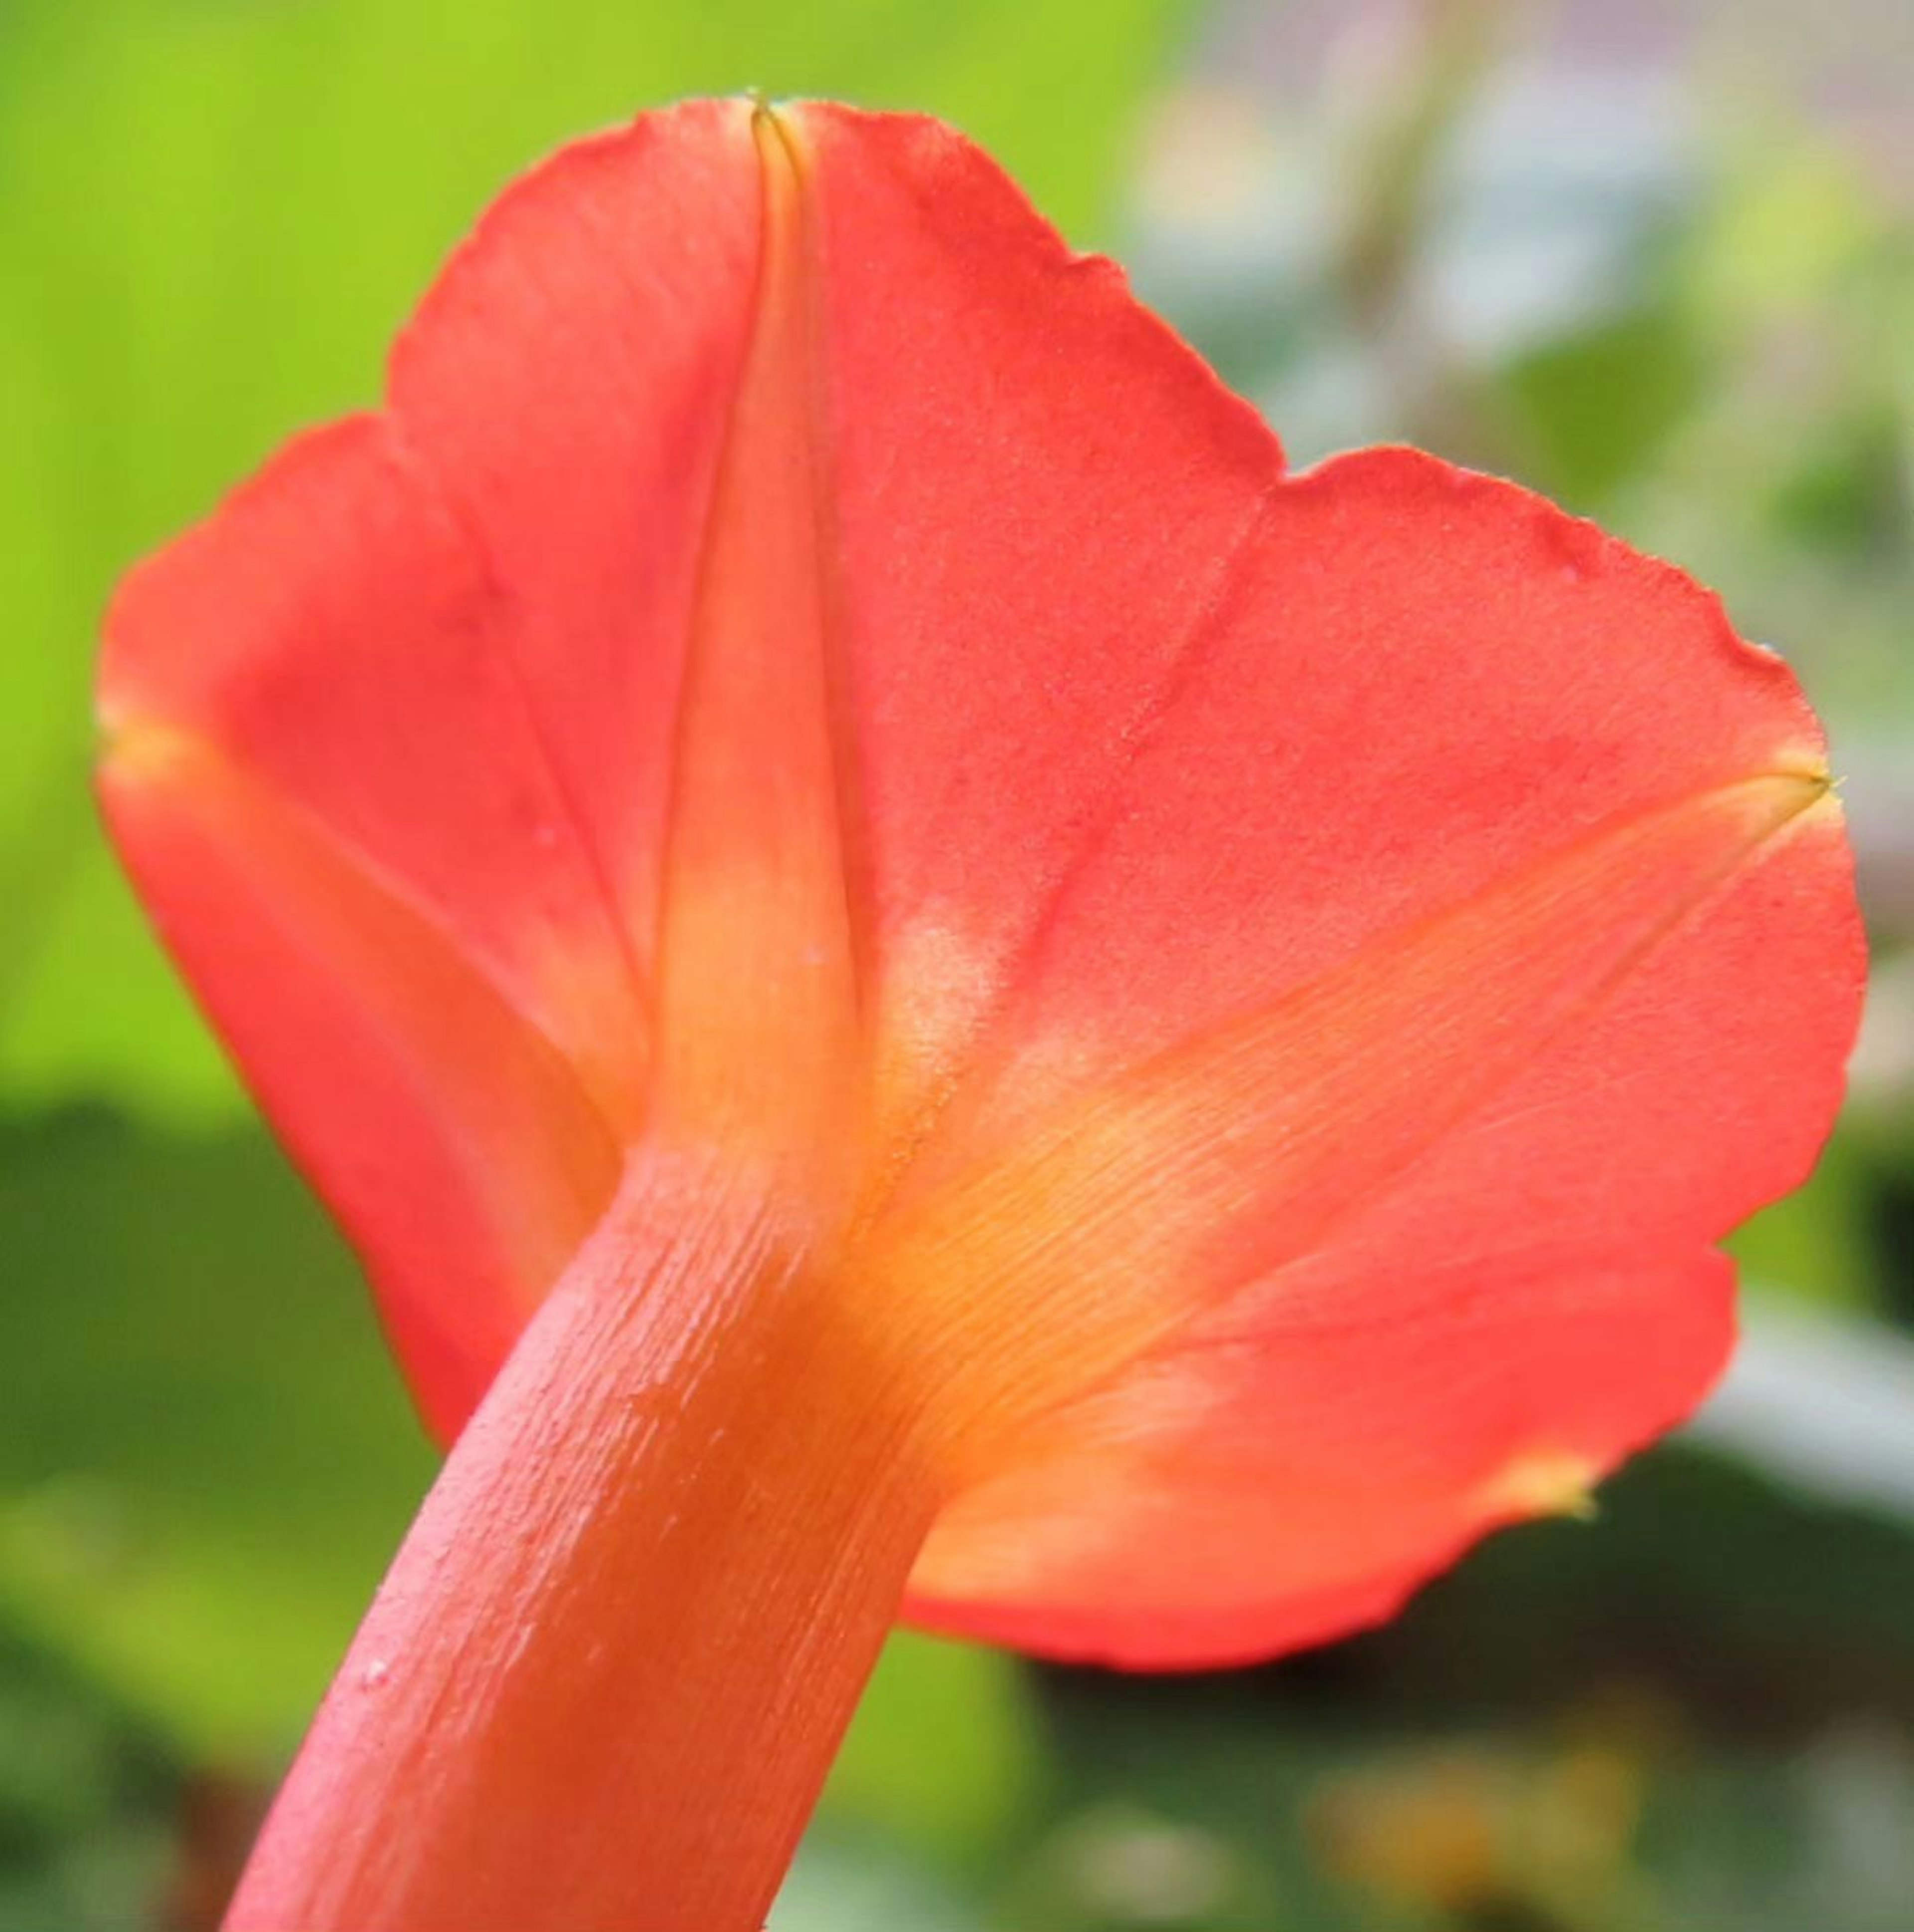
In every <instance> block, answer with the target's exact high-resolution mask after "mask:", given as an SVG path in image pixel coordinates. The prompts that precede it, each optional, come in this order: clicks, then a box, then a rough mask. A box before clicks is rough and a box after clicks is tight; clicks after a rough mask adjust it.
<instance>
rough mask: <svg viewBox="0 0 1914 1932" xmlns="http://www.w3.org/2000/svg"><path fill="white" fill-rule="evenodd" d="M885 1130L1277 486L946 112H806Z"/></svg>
mask: <svg viewBox="0 0 1914 1932" xmlns="http://www.w3.org/2000/svg"><path fill="white" fill-rule="evenodd" d="M792 114H793V118H794V120H795V123H796V124H797V126H798V129H799V130H800V133H801V136H802V138H803V139H804V142H805V143H806V144H807V146H808V147H809V148H810V151H811V153H812V155H813V163H812V166H811V168H810V176H809V179H810V185H811V187H812V190H813V195H814V197H815V200H816V207H817V221H818V231H819V248H820V249H821V251H822V276H821V281H822V296H821V300H822V310H823V333H822V341H823V345H824V347H823V353H824V359H825V372H824V374H825V391H826V398H827V402H828V439H827V440H828V446H829V449H830V450H831V460H832V463H833V467H834V480H835V490H836V496H835V525H834V537H835V540H836V544H837V583H838V598H839V607H838V610H839V622H840V639H841V643H840V648H841V652H842V656H843V670H844V676H845V679H846V686H847V695H848V697H849V702H850V704H851V706H852V712H853V715H854V718H855V739H856V746H857V752H856V755H857V760H858V767H859V772H860V783H861V791H862V796H863V800H864V829H865V836H866V838H867V846H868V850H867V866H868V877H867V880H866V883H867V889H868V892H869V894H870V898H871V901H872V904H873V922H874V925H875V928H876V946H877V948H878V957H879V968H880V971H879V986H878V1001H879V1010H878V1014H877V1020H878V1034H879V1051H880V1054H881V1055H882V1067H883V1070H884V1073H885V1078H886V1082H887V1090H886V1092H885V1095H884V1100H885V1103H886V1106H887V1111H888V1112H890V1113H891V1115H892V1117H893V1118H896V1119H898V1120H900V1121H903V1120H905V1119H907V1118H909V1115H910V1114H911V1112H912V1110H913V1109H914V1107H915V1105H916V1103H918V1100H920V1099H921V1097H923V1096H924V1094H925V1091H926V1090H927V1089H931V1090H934V1089H936V1088H939V1087H940V1086H941V1085H944V1084H946V1083H948V1080H949V1079H951V1077H952V1076H953V1075H954V1072H955V1070H956V1068H957V1065H958V1064H959V1063H960V1061H961V1060H962V1058H963V1055H964V1054H965V1052H966V1049H968V1047H969V1044H970V1043H971V1040H972V1036H973V1034H974V1033H975V1029H976V1028H977V1025H978V1022H979V1021H980V1020H981V1018H982V1017H983V1016H984V1013H985V1012H986V1011H987V1010H988V1009H989V1008H990V1007H991V1006H992V1005H993V1004H994V1003H995V1002H996V1001H997V1000H998V999H999V998H1000V997H1001V995H1002V989H1003V984H1004V976H1005V971H1006V968H1007V967H1008V965H1009V964H1010V962H1012V961H1013V960H1014V959H1015V958H1016V956H1017V955H1018V954H1019V953H1020V952H1021V950H1023V948H1024V947H1026V945H1027V944H1028V943H1029V939H1030V937H1031V935H1032V931H1033V929H1034V928H1035V925H1036V923H1037V922H1038V920H1039V919H1041V917H1042V916H1043V913H1044V908H1045V907H1046V905H1047V904H1048V902H1049V901H1050V898H1051V896H1052V895H1053V893H1054V892H1055V890H1056V884H1057V881H1058V880H1059V878H1060V877H1062V874H1063V873H1064V872H1065V869H1066V868H1068V865H1070V864H1071V861H1072V859H1073V856H1074V854H1075V853H1076V851H1077V849H1078V847H1080V845H1081V844H1082V843H1083V839H1084V838H1085V837H1086V834H1087V832H1088V831H1089V828H1090V826H1092V824H1093V823H1095V821H1096V820H1098V818H1099V817H1100V816H1101V814H1104V813H1105V812H1106V811H1108V810H1109V808H1110V804H1111V800H1112V796H1113V791H1114V790H1115V787H1116V783H1117V781H1119V778H1121V775H1122V772H1123V770H1124V768H1125V766H1126V765H1127V764H1128V762H1129V760H1130V759H1131V756H1132V755H1133V752H1134V746H1135V745H1136V743H1137V741H1138V739H1139V738H1140V736H1142V735H1143V734H1146V733H1147V731H1148V730H1149V727H1150V724H1151V721H1152V718H1154V717H1155V715H1156V713H1157V712H1158V711H1159V710H1160V709H1161V707H1162V706H1163V704H1164V700H1165V698H1166V697H1167V694H1169V692H1170V690H1171V689H1172V688H1173V685H1174V682H1175V680H1176V677H1177V676H1178V674H1179V668H1180V667H1181V665H1182V663H1183V661H1184V659H1185V656H1186V655H1187V654H1188V652H1189V650H1190V649H1191V646H1193V645H1194V643H1196V642H1197V640H1199V638H1200V635H1201V633H1202V632H1203V629H1204V628H1205V626H1206V622H1207V621H1208V619H1209V613H1210V612H1211V610H1212V606H1213V605H1214V604H1215V602H1216V601H1217V600H1218V598H1219V597H1220V596H1221V595H1222V593H1223V591H1224V586H1225V584H1226V583H1227V580H1228V577H1229V574H1230V568H1231V560H1232V559H1233V556H1234V555H1235V553H1236V551H1237V550H1239V547H1241V545H1242V542H1243V541H1244V539H1245V537H1246V535H1248V530H1249V528H1250V525H1251V520H1252V518H1253V517H1254V515H1255V514H1256V511H1257V507H1258V505H1259V504H1260V502H1261V500H1262V499H1263V496H1264V494H1265V493H1266V492H1267V490H1269V488H1270V487H1272V484H1274V482H1275V478H1276V477H1277V475H1279V473H1280V469H1281V465H1282V455H1281V452H1280V450H1279V448H1278V446H1277V444H1276V443H1275V439H1274V438H1273V437H1272V436H1271V435H1270V434H1269V432H1268V431H1267V430H1266V428H1264V427H1263V425H1262V424H1261V423H1260V422H1259V421H1258V420H1257V418H1256V416H1255V415H1254V412H1252V411H1251V410H1250V409H1249V408H1248V407H1247V406H1246V405H1245V404H1243V403H1242V401H1240V400H1239V399H1238V398H1236V397H1234V396H1232V395H1230V394H1229V392H1227V391H1226V390H1225V389H1223V388H1222V387H1221V385H1220V384H1219V383H1218V382H1217V380H1216V379H1215V376H1214V375H1213V374H1212V373H1211V372H1210V371H1209V370H1208V369H1207V368H1205V367H1204V366H1203V364H1202V363H1201V362H1199V361H1198V360H1197V358H1196V357H1195V356H1194V355H1192V354H1191V353H1190V351H1189V350H1188V349H1186V348H1185V347H1184V346H1183V345H1182V344H1181V343H1180V342H1179V341H1177V340H1176V338H1175V337H1173V335H1171V334H1170V332H1169V331H1168V330H1167V329H1165V328H1164V326H1163V325H1162V324H1161V323H1160V322H1158V320H1156V318H1155V317H1153V316H1152V315H1151V314H1149V312H1148V311H1146V310H1145V309H1143V308H1140V306H1138V305H1137V303H1136V302H1134V299H1132V298H1131V296H1130V293H1129V291H1128V287H1127V286H1126V284H1125V281H1124V278H1123V277H1122V273H1121V272H1120V271H1119V270H1118V269H1116V267H1115V266H1113V264H1111V263H1108V262H1106V261H1103V260H1097V259H1094V258H1090V259H1086V258H1083V257H1077V256H1073V255H1071V254H1070V253H1069V252H1068V250H1067V249H1066V248H1065V247H1064V245H1063V244H1062V242H1061V241H1060V240H1059V238H1058V237H1057V236H1056V233H1055V232H1054V231H1053V229H1050V227H1049V226H1047V224H1046V223H1044V221H1043V220H1041V218H1040V217H1038V216H1037V215H1036V214H1035V213H1033V212H1032V209H1031V208H1030V206H1029V203H1028V202H1027V201H1026V200H1025V199H1024V197H1023V195H1022V194H1021V193H1020V192H1019V191H1018V190H1017V188H1016V187H1015V186H1014V184H1012V183H1011V182H1010V181H1008V180H1007V179H1006V178H1005V176H1004V175H1003V174H1002V172H1001V171H1000V170H999V169H998V168H997V167H996V165H995V164H994V163H993V162H991V161H990V159H989V158H988V157H987V156H985V155H984V154H981V152H980V151H978V149H976V148H974V147H972V145H970V144H969V142H966V141H965V140H963V139H962V138H961V137H960V136H958V135H957V134H955V133H953V132H952V131H951V130H950V129H949V128H948V127H943V126H941V125H940V124H938V123H937V122H936V121H928V120H921V119H915V118H909V117H903V116H896V115H866V114H860V113H855V112H853V111H852V110H848V109H845V108H841V107H831V106H828V105H823V104H814V103H807V104H804V106H802V107H800V108H798V109H796V110H792Z"/></svg>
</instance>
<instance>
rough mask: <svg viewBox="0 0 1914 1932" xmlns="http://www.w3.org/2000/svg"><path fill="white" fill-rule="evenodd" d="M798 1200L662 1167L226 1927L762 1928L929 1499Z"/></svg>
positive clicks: (631, 1206)
mask: <svg viewBox="0 0 1914 1932" xmlns="http://www.w3.org/2000/svg"><path fill="white" fill-rule="evenodd" d="M820 1286H821V1283H820V1279H819V1270H818V1264H817V1259H816V1256H815V1255H814V1254H809V1255H807V1252H806V1244H805V1243H804V1241H803V1239H802V1238H801V1235H797V1234H795V1232H794V1229H793V1226H792V1217H788V1216H786V1217H780V1216H779V1215H778V1214H776V1213H775V1212H774V1211H770V1210H768V1209H767V1208H765V1206H764V1205H762V1202H740V1201H739V1200H738V1199H737V1198H736V1197H735V1194H733V1195H732V1196H726V1194H725V1193H723V1190H721V1189H720V1188H717V1187H714V1185H713V1184H712V1181H711V1175H710V1172H709V1170H708V1169H706V1170H705V1171H703V1172H698V1171H695V1170H693V1169H690V1168H688V1167H687V1168H684V1169H678V1170H677V1171H675V1172H674V1171H672V1170H670V1169H667V1168H665V1167H663V1166H660V1165H658V1164H655V1163H654V1164H653V1165H652V1166H650V1167H648V1168H647V1169H645V1170H644V1171H643V1172H641V1173H640V1174H639V1175H635V1177H634V1178H633V1179H632V1181H629V1182H628V1183H627V1184H626V1189H625V1190H624V1192H623V1194H622V1195H621V1196H620V1199H619V1202H617V1205H615V1206H614V1208H613V1210H612V1211H611V1214H609V1215H608V1217H607V1219H606V1221H605V1223H604V1225H603V1226H602V1227H601V1229H600V1230H599V1233H598V1234H597V1235H596V1236H594V1237H593V1239H592V1240H591V1241H590V1242H589V1243H587V1245H586V1247H584V1250H582V1252H581V1254H580V1256H578V1259H577V1261H576V1262H575V1263H574V1264H573V1265H572V1268H570V1269H569V1271H568V1272H567V1273H566V1276H565V1277H564V1278H563V1280H561V1282H560V1283H559V1284H558V1286H557V1288H556V1289H554V1292H552V1294H551V1296H550V1297H549V1298H548V1301H546V1302H545V1304H544V1306H543V1307H542V1309H541V1310H540V1311H539V1313H538V1315H537V1316H536V1317H535V1319H533V1322H532V1323H531V1325H530V1328H528V1329H527V1331H526V1334H525V1335H524V1338H523V1340H521V1343H520V1344H519V1346H518V1349H517V1350H516V1351H515V1353H514V1354H513V1355H512V1358H510V1360H509V1362H508V1363H507V1364H506V1367H505V1368H504V1370H503V1371H502V1373H500V1376H499V1378H498V1379H497V1382H496V1383H495V1385H494V1387H493V1388H492V1390H491V1393H490V1394H488V1397H486V1399H485V1402H484V1403H483V1404H482V1406H481V1407H480V1409H479V1411H478V1412H477V1413H476V1415H475V1416H474V1418H473V1421H472V1422H471V1423H470V1425H469V1426H468V1427H467V1430H465V1433H464V1435H463V1436H462V1437H461V1439H460V1440H459V1442H458V1444H457V1445H456V1446H455V1448H454V1449H453V1451H452V1455H451V1457H450V1458H449V1460H448V1461H447V1463H446V1466H445V1469H444V1470H443V1473H442V1474H441V1475H440V1478H439V1480H438V1481H437V1484H435V1485H434V1488H433V1490H432V1491H431V1495H430V1496H429V1497H428V1499H427V1501H426V1502H425V1506H424V1508H422V1511H420V1513H419V1517H418V1519H417V1520H416V1523H414V1525H413V1529H412V1531H411V1532H410V1535H408V1536H407V1539H406V1541H405V1543H404V1547H403V1548H402V1549H401V1551H400V1553H399V1555H398V1559H397V1560H396V1561H395V1563H394V1565H393V1566H392V1571H391V1572H390V1574H389V1576H388V1577H387V1578H386V1582H385V1584H384V1586H383V1588H382V1589H381V1590H380V1593H379V1595H378V1597H377V1600H376V1601H375V1602H374V1604H373V1606H372V1608H371V1610H370V1611H369V1613H368V1615H367V1616H366V1619H365V1622H364V1624H363V1625H362V1627H361V1628H360V1630H359V1634H358V1637H357V1638H356V1640H355V1641H354V1643H353V1646H352V1649H351V1650H350V1653H349V1654H348V1655H347V1659H346V1661H345V1664H344V1667H343V1668H342V1670H341V1672H340V1674H339V1676H338V1679H336V1680H335V1683H334V1685H333V1687H332V1691H331V1692H330V1694H329V1696H328V1697H327V1699H326V1702H325V1704H324V1706H323V1708H322V1709H321V1710H320V1715H319V1716H318V1718H317V1721H315V1723H314V1726H313V1728H312V1730H311V1733H310V1735H309V1736H308V1739H307V1740H306V1743H305V1748H304V1749H303V1750H302V1752H301V1754H300V1755H299V1759H298V1761H297V1762H296V1764H295V1765H294V1766H293V1769H292V1772H291V1773H290V1775H289V1776H288V1778H287V1781H286V1784H285V1786H284V1789H283V1790H282V1791H281V1793H280V1796H279V1799H278V1802H277V1804H276V1805H275V1808H274V1809H273V1811H272V1815H271V1816H270V1817H269V1819H268V1820H267V1822H266V1826H265V1829H264V1831H263V1834H262V1835H261V1838H260V1843H259V1846H258V1847H257V1850H256V1851H255V1852H254V1857H253V1861H252V1863H251V1867H249V1869H248V1872H247V1873H246V1876H245V1879H244V1880H243V1881H242V1885H241V1886H240V1889H239V1894H238V1897H237V1898H236V1900H235V1902H234V1903H233V1907H232V1909H231V1912H230V1915H229V1916H228V1918H227V1926H228V1927H229V1928H230V1932H488V1928H497V1929H498V1932H527V1928H529V1927H537V1928H538V1929H539V1932H607V1928H611V1927H623V1928H628V1932H747V1928H750V1932H756V1927H758V1926H759V1924H761V1923H762V1919H763V1916H764V1915H765V1912H766V1911H767V1910H768V1909H769V1906H770V1903H771V1899H772V1897H773V1895H774V1893H775V1891H776V1890H777V1885H778V1882H779V1881H780V1878H781V1877H782V1876H783V1872H784V1870H785V1867H786V1864H787V1863H788V1861H789V1858H790V1856H791V1854H792V1850H793V1849H794V1847H795V1844H796V1843H797V1840H798V1836H799V1834H800V1833H801V1831H802V1830H803V1829H804V1823H805V1821H806V1820H807V1817H809V1815H810V1811H811V1809H812V1807H813V1804H814V1803H815V1802H816V1797H817V1794H818V1791H819V1788H820V1787H821V1785H822V1782H823V1779H824V1777H825V1772H826V1771H827V1770H828V1767H829V1766H830V1763H831V1758H832V1757H833V1755H834V1752H835V1751H836V1748H837V1745H838V1743H839V1741H840V1738H841V1736H842V1735H843V1730H844V1728H845V1726H846V1724H847V1722H848V1721H849V1717H850V1715H851V1712H852V1709H853V1708H854V1706H855V1703H856V1702H857V1700H858V1696H859V1694H860V1693H861V1691H862V1688H863V1686H864V1682H865V1681H866V1679H867V1676H868V1675H869V1673H870V1669H871V1667H872V1665H873V1663H874V1662H875V1661H876V1656H877V1653H878V1651H879V1647H880V1646H881V1645H882V1642H883V1639H884V1636H885V1631H887V1629H888V1627H889V1625H890V1624H891V1620H892V1619H893V1617H894V1614H895V1613H896V1610H897V1605H898V1602H899V1600H900V1597H901V1595H902V1592H903V1587H904V1583H905V1580H906V1577H907V1575H908V1574H909V1570H910V1568H911V1565H912V1560H913V1559H914V1557H915V1554H916V1552H917V1550H918V1546H919V1545H920V1544H921V1541H922V1539H923V1536H924V1532H925V1529H926V1528H927V1525H928V1523H929V1521H930V1516H931V1514H932V1513H933V1508H934V1505H935V1496H934V1494H933V1484H932V1482H931V1481H930V1478H929V1475H928V1473H927V1466H926V1465H925V1464H924V1463H922V1462H921V1460H919V1458H918V1453H917V1445H916V1444H915V1441H914V1431H913V1429H912V1423H911V1419H910V1415H909V1411H908V1409H907V1408H906V1405H904V1404H903V1403H902V1402H901V1401H900V1400H899V1399H898V1397H899V1391H898V1388H897V1384H896V1380H895V1378H894V1377H893V1376H887V1375H886V1374H885V1373H884V1372H883V1370H882V1369H881V1368H880V1367H879V1366H878V1365H876V1364H875V1363H874V1362H873V1360H872V1359H871V1358H870V1355H869V1354H868V1352H867V1351H865V1350H864V1349H861V1347H860V1346H858V1344H857V1343H856V1342H855V1338H853V1337H849V1336H848V1335H847V1334H846V1333H845V1331H844V1325H843V1322H842V1320H841V1318H840V1317H837V1316H834V1313H833V1312H832V1310H831V1307H830V1306H829V1305H828V1301H827V1298H825V1296H824V1295H822V1293H821V1292H819V1291H820Z"/></svg>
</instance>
